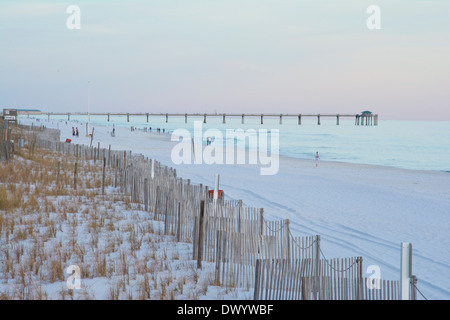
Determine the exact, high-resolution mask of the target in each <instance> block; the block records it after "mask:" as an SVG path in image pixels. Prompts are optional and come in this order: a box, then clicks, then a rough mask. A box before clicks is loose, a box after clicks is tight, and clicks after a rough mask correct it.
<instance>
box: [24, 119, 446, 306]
mask: <svg viewBox="0 0 450 320" xmlns="http://www.w3.org/2000/svg"><path fill="white" fill-rule="evenodd" d="M22 122H23V123H25V124H27V123H28V124H29V123H30V122H31V119H23V121H22ZM34 123H35V125H36V124H37V123H36V122H34ZM44 125H46V126H48V127H54V128H56V127H59V129H61V131H62V134H61V139H62V140H65V139H66V138H72V132H71V130H72V129H71V128H72V126H78V127H79V129H80V138H75V139H74V142H75V143H84V144H87V145H89V143H90V139H89V138H86V137H84V134H85V127H84V125H80V124H79V123H70V122H68V123H67V125H66V123H65V121H62V122H58V121H53V122H52V121H51V122H44ZM111 129H112V127H110V128H107V127H101V126H96V127H95V136H94V144H93V145H94V146H97V143H98V142H100V143H101V147H108V145H109V144H111V148H112V149H115V150H132V151H133V152H134V153H141V154H143V155H145V156H147V157H150V158H155V159H157V160H159V161H161V162H163V163H165V164H167V165H169V166H172V167H175V168H176V169H177V173H178V175H179V176H181V177H183V178H184V179H191V181H192V183H197V184H199V183H203V184H204V185H208V186H210V187H212V186H213V185H214V174H215V173H219V174H220V189H223V190H224V192H225V195H226V198H227V199H242V200H243V202H244V205H246V206H252V207H259V208H264V212H265V217H266V219H290V225H291V232H292V233H293V234H294V235H315V234H319V235H320V236H321V239H322V241H321V248H322V251H323V254H324V255H325V257H326V258H333V257H350V256H362V257H363V260H364V262H363V263H364V264H363V266H364V268H365V269H366V268H367V267H368V266H369V265H372V264H375V265H378V266H379V267H380V268H381V277H382V278H383V279H388V280H397V279H399V276H400V272H399V269H400V243H401V242H411V243H412V246H413V274H414V275H416V276H417V278H418V283H417V287H418V288H419V289H420V291H421V292H422V293H423V294H424V295H425V297H426V298H428V299H450V237H449V231H450V174H449V173H444V172H435V171H412V170H403V169H396V168H391V167H382V166H369V165H355V164H348V163H339V162H326V161H323V160H321V161H320V163H319V167H318V168H316V167H315V163H314V161H313V160H301V159H293V158H287V157H280V169H279V173H278V174H276V175H273V176H261V175H260V170H259V167H258V166H255V165H179V166H176V165H174V164H173V163H172V161H171V158H170V153H171V149H172V147H173V146H174V145H175V144H176V142H171V141H170V135H168V134H162V133H161V134H157V133H148V132H143V131H134V132H131V130H130V129H127V128H120V127H117V128H116V137H115V138H113V137H111V136H110V134H109V131H110V130H111ZM364 271H366V270H364ZM370 275H371V274H370V273H366V274H365V276H370ZM419 297H420V298H421V296H420V294H419Z"/></svg>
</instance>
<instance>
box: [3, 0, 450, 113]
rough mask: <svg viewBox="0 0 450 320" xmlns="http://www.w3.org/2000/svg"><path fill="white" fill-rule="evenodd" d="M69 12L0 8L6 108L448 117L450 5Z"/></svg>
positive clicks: (355, 0) (197, 0)
mask: <svg viewBox="0 0 450 320" xmlns="http://www.w3.org/2000/svg"><path fill="white" fill-rule="evenodd" d="M72 4H74V3H72V2H65V1H61V2H60V1H58V2H57V3H56V4H55V2H54V1H12V0H5V1H2V3H1V4H0V35H1V36H0V47H1V50H0V70H1V72H0V108H7V107H15V108H37V109H41V110H42V111H45V112H57V111H67V112H70V111H72V112H76V111H78V112H86V111H87V100H88V98H87V97H88V81H90V82H91V84H90V89H91V104H90V105H91V111H92V112H94V111H96V112H158V113H159V112H180V113H184V112H202V113H203V112H209V111H211V112H214V111H216V112H220V113H222V112H228V113H231V112H247V113H252V112H255V113H294V114H297V113H322V114H325V113H351V114H353V113H358V112H360V111H362V110H366V109H369V110H372V111H373V112H376V113H378V114H380V117H382V118H384V119H426V120H450V90H448V86H449V84H450V22H449V21H450V19H449V14H450V1H443V0H442V1H439V0H435V1H406V0H399V1H395V2H394V1H386V0H385V1H376V3H374V1H364V0H348V1H345V2H342V1H339V3H337V2H336V1H335V0H320V1H313V0H310V1H300V0H295V1H294V0H267V1H260V0H251V1H249V0H240V1H237V0H227V1H207V0H189V1H181V0H176V1H175V0H174V1H163V0H159V1H151V2H149V1H138V0H128V1H87V0H83V1H76V4H77V5H78V6H79V7H80V9H81V29H80V30H69V29H68V28H67V27H66V20H67V18H68V17H69V14H67V13H66V9H67V7H68V6H69V5H72ZM372 4H377V5H379V7H380V9H381V29H380V30H369V29H368V28H367V26H366V20H367V18H368V17H369V14H367V12H366V9H367V7H368V6H369V5H372Z"/></svg>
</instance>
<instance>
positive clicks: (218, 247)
mask: <svg viewBox="0 0 450 320" xmlns="http://www.w3.org/2000/svg"><path fill="white" fill-rule="evenodd" d="M221 259H222V232H221V231H219V230H217V231H216V274H215V276H216V277H215V281H214V282H215V285H216V286H220V262H221V261H220V260H221Z"/></svg>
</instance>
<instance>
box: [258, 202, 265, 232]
mask: <svg viewBox="0 0 450 320" xmlns="http://www.w3.org/2000/svg"><path fill="white" fill-rule="evenodd" d="M259 218H260V228H261V229H260V233H261V236H263V235H264V209H263V208H261V209H259Z"/></svg>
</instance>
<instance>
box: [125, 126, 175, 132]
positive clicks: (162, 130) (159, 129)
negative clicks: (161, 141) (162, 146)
mask: <svg viewBox="0 0 450 320" xmlns="http://www.w3.org/2000/svg"><path fill="white" fill-rule="evenodd" d="M136 130H139V129H138V128H136V127H135V126H131V131H136ZM142 130H143V131H144V132H147V131H148V132H152V127H148V130H147V127H144V128H143V129H142ZM156 132H158V133H161V132H162V133H166V129H165V128H162V129H161V128H156ZM167 133H169V131H167Z"/></svg>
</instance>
